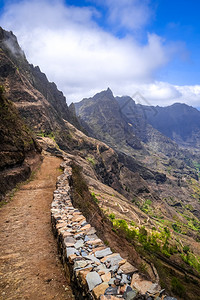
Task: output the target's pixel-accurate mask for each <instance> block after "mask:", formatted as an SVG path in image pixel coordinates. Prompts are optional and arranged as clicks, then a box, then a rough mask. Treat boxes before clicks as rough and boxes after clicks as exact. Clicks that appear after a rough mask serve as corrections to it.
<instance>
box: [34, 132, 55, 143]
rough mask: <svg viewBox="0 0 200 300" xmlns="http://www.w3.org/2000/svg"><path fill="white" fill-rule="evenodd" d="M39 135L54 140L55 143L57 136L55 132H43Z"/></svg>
mask: <svg viewBox="0 0 200 300" xmlns="http://www.w3.org/2000/svg"><path fill="white" fill-rule="evenodd" d="M37 135H38V136H41V137H49V138H50V139H52V140H53V141H54V142H55V135H54V133H53V131H51V132H50V133H47V132H44V131H41V132H39V133H38V134H37Z"/></svg>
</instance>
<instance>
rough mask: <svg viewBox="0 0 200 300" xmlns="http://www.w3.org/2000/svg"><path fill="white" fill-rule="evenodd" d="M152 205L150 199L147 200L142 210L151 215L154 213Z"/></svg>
mask: <svg viewBox="0 0 200 300" xmlns="http://www.w3.org/2000/svg"><path fill="white" fill-rule="evenodd" d="M151 204H152V201H151V200H150V199H147V200H146V201H145V202H144V204H143V205H142V206H141V207H140V209H141V210H142V211H143V212H145V213H147V214H148V213H149V212H151V211H152V208H151V207H150V206H151Z"/></svg>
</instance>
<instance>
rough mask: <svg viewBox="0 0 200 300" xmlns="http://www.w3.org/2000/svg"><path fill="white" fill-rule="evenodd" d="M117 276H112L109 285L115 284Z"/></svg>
mask: <svg viewBox="0 0 200 300" xmlns="http://www.w3.org/2000/svg"><path fill="white" fill-rule="evenodd" d="M115 280H116V279H115V278H114V277H113V278H111V279H110V280H109V282H108V284H109V285H112V284H115Z"/></svg>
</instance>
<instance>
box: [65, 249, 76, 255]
mask: <svg viewBox="0 0 200 300" xmlns="http://www.w3.org/2000/svg"><path fill="white" fill-rule="evenodd" d="M66 252H67V257H69V256H70V255H71V254H75V253H76V249H75V248H74V247H67V248H66Z"/></svg>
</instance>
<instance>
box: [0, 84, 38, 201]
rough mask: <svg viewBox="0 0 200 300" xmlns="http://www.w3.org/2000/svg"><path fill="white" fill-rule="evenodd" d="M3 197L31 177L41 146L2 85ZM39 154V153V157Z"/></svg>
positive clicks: (0, 155) (0, 163) (0, 170)
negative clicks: (7, 96) (5, 93)
mask: <svg viewBox="0 0 200 300" xmlns="http://www.w3.org/2000/svg"><path fill="white" fill-rule="evenodd" d="M0 141H1V143H0V182H1V183H3V184H1V185H0V200H1V199H2V197H3V196H4V195H5V193H6V192H7V191H8V190H10V189H12V188H13V187H15V185H16V184H17V183H18V182H20V181H22V180H25V179H27V178H28V176H29V175H30V172H31V164H32V163H31V160H32V161H33V162H34V160H35V159H37V157H38V156H39V154H40V152H41V147H40V146H39V144H38V143H37V142H36V139H35V137H34V135H33V134H32V132H31V131H30V129H28V127H27V126H26V125H25V123H24V122H23V120H22V119H21V118H20V116H19V114H18V112H17V110H16V108H15V106H14V105H13V103H12V102H10V101H8V100H7V99H6V98H5V97H4V95H3V87H2V86H1V87H0ZM38 158H39V157H38Z"/></svg>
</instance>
